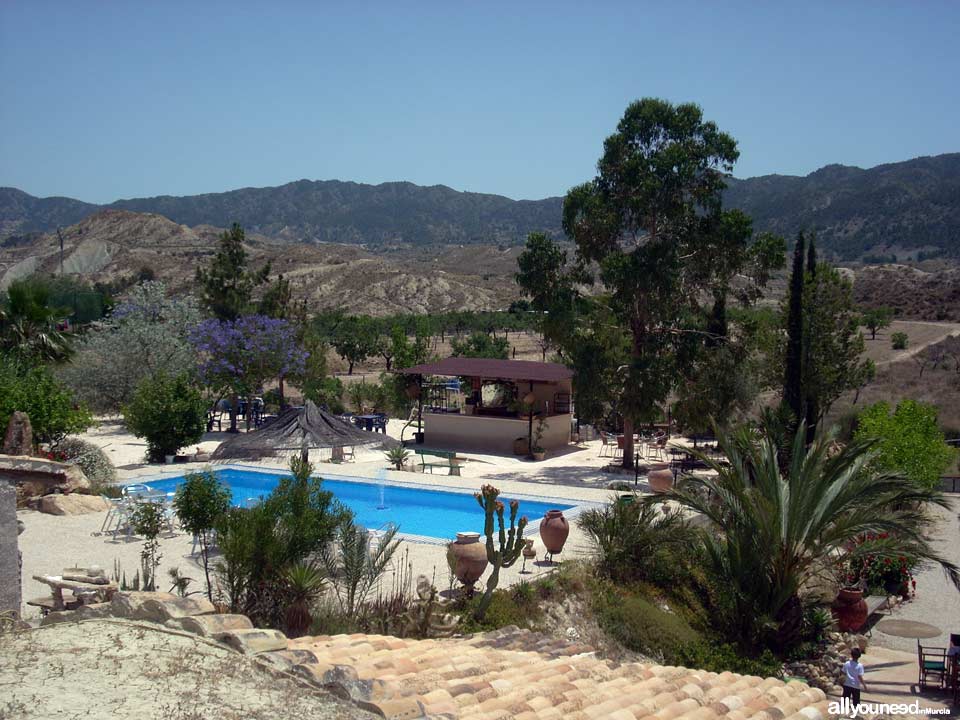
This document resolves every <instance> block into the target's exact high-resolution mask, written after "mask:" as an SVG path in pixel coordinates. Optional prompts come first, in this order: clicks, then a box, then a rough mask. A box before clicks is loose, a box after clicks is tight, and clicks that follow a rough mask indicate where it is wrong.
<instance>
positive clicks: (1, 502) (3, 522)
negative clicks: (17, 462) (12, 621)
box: [0, 478, 20, 616]
mask: <svg viewBox="0 0 960 720" xmlns="http://www.w3.org/2000/svg"><path fill="white" fill-rule="evenodd" d="M18 534H19V530H18V528H17V491H16V488H15V487H14V485H13V483H10V482H8V481H6V480H4V479H3V478H0V612H6V611H8V610H13V611H14V612H15V613H16V614H17V615H18V616H19V615H20V553H19V545H18V542H17V535H18Z"/></svg>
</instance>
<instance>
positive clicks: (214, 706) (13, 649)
mask: <svg viewBox="0 0 960 720" xmlns="http://www.w3.org/2000/svg"><path fill="white" fill-rule="evenodd" d="M372 717H373V716H372V715H370V714H368V713H366V712H363V711H362V710H359V709H358V708H357V707H356V706H354V705H352V704H348V703H346V702H344V701H341V700H338V699H336V698H334V697H333V696H332V695H329V694H327V693H325V692H322V691H320V690H317V689H315V688H311V687H309V686H307V685H306V684H304V683H300V682H297V681H295V680H294V679H292V678H290V677H288V676H284V675H279V674H272V673H268V672H266V671H265V670H264V669H262V668H261V667H259V666H257V665H255V664H254V661H253V660H252V659H251V658H250V657H248V656H244V655H239V654H237V653H236V652H233V651H231V650H229V649H227V648H226V647H224V646H217V645H215V644H214V643H211V642H207V641H204V640H201V639H198V638H196V637H192V636H185V635H181V634H171V633H168V632H164V631H163V630H162V629H161V628H159V627H158V626H155V625H153V626H152V625H150V624H149V623H132V622H125V621H107V620H94V621H88V622H84V623H63V624H60V625H54V626H51V627H46V628H39V629H35V630H29V631H25V632H20V633H16V634H4V635H2V636H0V718H5V719H6V718H9V719H10V720H14V719H16V720H20V719H21V718H22V719H23V720H48V718H64V720H69V719H73V718H76V719H77V720H79V719H80V718H90V720H100V719H101V718H103V719H104V720H106V719H107V718H139V719H140V720H151V719H153V718H156V719H157V720H160V719H161V718H162V719H163V720H199V719H200V718H218V719H219V720H241V719H242V720H248V719H249V720H274V719H276V720H280V719H281V718H317V719H318V720H341V719H342V720H365V719H366V718H372Z"/></svg>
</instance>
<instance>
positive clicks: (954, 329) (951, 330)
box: [877, 321, 960, 367]
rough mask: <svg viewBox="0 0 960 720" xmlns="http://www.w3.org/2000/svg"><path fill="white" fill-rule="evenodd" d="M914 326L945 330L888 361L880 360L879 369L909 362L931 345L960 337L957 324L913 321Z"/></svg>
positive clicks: (959, 327)
mask: <svg viewBox="0 0 960 720" xmlns="http://www.w3.org/2000/svg"><path fill="white" fill-rule="evenodd" d="M911 324H912V325H923V326H926V327H939V328H943V331H944V332H943V333H942V334H940V335H937V336H935V337H932V338H928V339H926V340H925V341H924V342H920V343H917V344H916V345H914V346H913V347H908V348H907V349H906V350H901V351H900V352H898V353H897V354H896V355H894V356H893V357H891V358H888V359H887V360H880V361H879V362H877V367H880V366H883V365H892V364H893V363H897V362H900V361H901V360H909V359H910V358H912V357H913V356H914V355H918V354H920V353H922V352H923V351H924V350H926V349H927V348H928V347H930V346H931V345H936V344H937V343H938V342H942V341H943V340H946V339H947V338H948V337H954V336H960V324H956V323H939V322H921V321H912V322H911Z"/></svg>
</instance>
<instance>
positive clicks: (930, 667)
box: [917, 640, 947, 690]
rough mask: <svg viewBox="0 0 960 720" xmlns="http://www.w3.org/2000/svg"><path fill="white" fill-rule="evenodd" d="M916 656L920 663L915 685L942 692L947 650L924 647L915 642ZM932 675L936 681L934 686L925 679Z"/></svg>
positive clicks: (945, 675) (944, 680)
mask: <svg viewBox="0 0 960 720" xmlns="http://www.w3.org/2000/svg"><path fill="white" fill-rule="evenodd" d="M917 656H918V660H919V663H920V675H919V678H918V679H917V684H918V685H920V687H921V688H926V687H935V688H937V689H939V690H942V689H943V688H944V687H945V684H946V679H947V649H946V648H942V647H924V646H923V645H921V644H920V641H919V640H917ZM931 675H933V676H934V677H935V678H937V679H938V682H937V684H936V685H930V684H928V683H927V678H928V677H930V676H931Z"/></svg>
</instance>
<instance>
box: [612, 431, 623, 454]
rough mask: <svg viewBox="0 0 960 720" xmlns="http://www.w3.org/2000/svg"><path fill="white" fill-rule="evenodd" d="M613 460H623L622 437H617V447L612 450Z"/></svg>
mask: <svg viewBox="0 0 960 720" xmlns="http://www.w3.org/2000/svg"><path fill="white" fill-rule="evenodd" d="M613 459H614V460H622V459H623V435H617V446H616V447H615V448H614V449H613Z"/></svg>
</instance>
